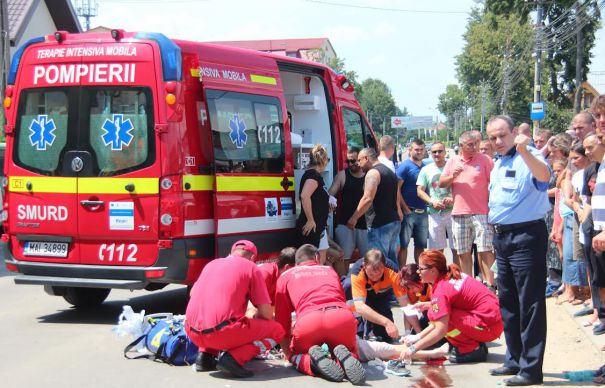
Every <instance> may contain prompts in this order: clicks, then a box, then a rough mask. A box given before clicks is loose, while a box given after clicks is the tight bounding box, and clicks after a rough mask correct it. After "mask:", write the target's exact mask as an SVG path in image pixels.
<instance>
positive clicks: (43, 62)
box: [0, 30, 376, 307]
mask: <svg viewBox="0 0 605 388" xmlns="http://www.w3.org/2000/svg"><path fill="white" fill-rule="evenodd" d="M4 109H5V112H6V117H7V122H8V124H7V125H6V128H5V131H6V135H7V145H6V159H5V174H6V178H5V179H4V181H3V190H4V192H5V197H4V202H3V212H2V221H3V227H4V234H3V235H2V239H1V245H0V249H1V252H2V255H3V258H4V261H5V264H6V267H7V268H8V269H9V270H10V271H14V272H16V273H17V274H16V276H15V283H17V284H38V285H43V286H44V289H45V291H46V292H47V293H49V294H51V295H60V296H63V297H64V298H65V300H67V301H68V302H69V303H71V304H73V305H75V306H76V307H87V306H94V305H96V304H99V303H102V302H103V301H104V300H105V298H106V297H107V295H108V294H109V291H110V289H112V288H119V289H148V290H154V289H160V288H162V287H164V286H165V285H167V284H170V283H179V284H187V285H191V284H193V282H194V281H195V280H196V279H197V277H198V275H199V273H200V271H201V270H202V268H203V266H204V265H205V264H206V263H207V262H208V261H209V260H211V259H213V258H215V257H220V256H224V255H226V254H227V253H228V251H229V247H230V246H231V244H232V243H233V242H235V241H236V240H239V239H249V240H252V241H254V242H255V243H256V245H257V246H258V249H259V256H260V259H261V260H262V259H267V258H269V257H270V256H271V255H272V254H274V253H275V252H278V251H279V250H280V249H281V248H283V247H285V246H287V245H289V244H291V242H292V241H293V235H294V233H293V230H294V229H293V228H294V223H295V218H296V203H297V201H296V192H297V189H296V183H297V182H298V180H299V179H300V176H301V175H302V173H303V172H304V169H305V167H306V165H307V163H308V152H309V150H310V148H311V147H312V146H313V145H314V144H317V143H321V144H324V145H325V146H326V147H327V149H328V151H329V153H330V156H331V160H332V162H331V165H330V166H329V168H328V170H327V171H326V173H325V177H324V178H325V180H326V184H327V185H328V187H329V185H330V184H331V181H332V178H333V176H334V174H335V173H336V172H337V170H338V169H341V168H343V167H344V165H345V159H346V150H347V146H351V145H355V146H358V147H364V146H368V145H369V146H373V147H375V146H376V141H375V138H374V135H373V133H372V131H371V129H370V127H369V125H368V124H367V122H366V119H365V117H364V114H363V113H362V111H361V108H360V106H359V104H358V103H357V101H356V100H355V97H354V95H353V88H352V87H351V85H350V84H349V81H348V80H347V79H346V78H345V77H344V76H342V75H337V74H335V73H334V72H333V71H332V70H331V69H329V68H328V67H327V66H324V65H322V64H319V63H315V62H310V61H305V60H300V59H296V58H289V57H285V56H278V55H273V54H268V53H262V52H257V51H251V50H244V49H238V48H232V47H225V46H220V45H216V44H207V43H197V42H188V41H180V40H171V39H168V38H166V37H165V36H164V35H162V34H159V33H131V32H124V31H123V30H112V31H111V32H101V33H85V34H69V33H66V32H63V31H59V32H56V33H55V34H54V35H49V36H46V37H40V38H36V39H32V40H30V41H29V42H27V43H26V44H25V45H23V46H22V47H21V48H20V49H19V50H18V51H17V52H16V53H15V56H14V59H13V62H12V64H11V67H10V72H9V82H8V87H7V89H6V96H5V98H4Z"/></svg>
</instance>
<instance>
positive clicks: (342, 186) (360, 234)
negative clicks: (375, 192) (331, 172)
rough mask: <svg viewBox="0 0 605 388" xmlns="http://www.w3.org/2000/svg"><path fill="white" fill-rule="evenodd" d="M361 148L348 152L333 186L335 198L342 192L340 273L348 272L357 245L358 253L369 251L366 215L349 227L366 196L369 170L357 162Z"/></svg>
mask: <svg viewBox="0 0 605 388" xmlns="http://www.w3.org/2000/svg"><path fill="white" fill-rule="evenodd" d="M358 155H359V148H357V147H349V150H348V151H347V167H346V168H345V169H344V170H342V171H339V172H338V174H336V177H334V181H333V183H332V186H331V187H330V190H329V193H330V195H332V196H334V197H336V196H337V195H338V194H339V193H340V194H341V195H340V201H339V202H340V203H339V205H338V209H339V212H338V226H337V227H336V231H335V236H334V237H335V240H336V243H338V245H340V246H341V247H342V249H343V251H344V262H343V265H340V264H339V266H340V267H342V268H336V271H337V272H338V273H339V274H340V275H346V274H347V272H348V271H349V264H350V260H351V256H352V255H353V251H354V250H355V248H357V249H358V250H359V255H360V256H363V255H365V253H366V251H367V250H368V228H367V225H366V219H365V217H360V218H359V219H358V220H357V224H355V228H354V229H349V228H348V227H347V222H348V221H349V218H351V216H352V215H353V213H355V209H357V205H358V204H359V201H360V200H361V197H363V182H364V178H365V175H366V173H365V172H364V171H363V170H362V169H361V167H360V166H359V164H358V163H357V157H358Z"/></svg>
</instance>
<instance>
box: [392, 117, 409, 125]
mask: <svg viewBox="0 0 605 388" xmlns="http://www.w3.org/2000/svg"><path fill="white" fill-rule="evenodd" d="M405 124H406V120H405V116H391V128H405Z"/></svg>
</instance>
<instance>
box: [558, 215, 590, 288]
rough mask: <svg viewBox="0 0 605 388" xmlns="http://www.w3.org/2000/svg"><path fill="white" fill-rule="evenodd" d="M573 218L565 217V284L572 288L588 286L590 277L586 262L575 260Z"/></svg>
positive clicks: (571, 216)
mask: <svg viewBox="0 0 605 388" xmlns="http://www.w3.org/2000/svg"><path fill="white" fill-rule="evenodd" d="M573 217H574V216H573V215H570V216H565V217H563V283H564V284H568V285H570V286H587V285H588V276H587V274H586V265H585V264H584V260H574V258H573Z"/></svg>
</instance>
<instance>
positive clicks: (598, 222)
mask: <svg viewBox="0 0 605 388" xmlns="http://www.w3.org/2000/svg"><path fill="white" fill-rule="evenodd" d="M591 109H592V114H593V115H594V118H595V119H596V126H597V127H596V135H597V138H598V139H599V143H600V144H601V145H605V143H604V141H605V139H603V136H604V135H605V95H603V94H602V95H600V96H599V97H597V98H596V99H595V100H594V102H593V104H592V108H591ZM591 205H592V221H593V233H592V235H593V238H592V248H593V250H594V251H593V252H592V253H593V254H592V255H591V258H590V261H591V263H593V264H594V265H593V266H594V267H595V268H593V270H594V273H593V278H592V286H593V287H597V288H598V289H599V299H600V300H601V304H603V303H604V302H605V265H603V264H604V262H603V260H605V253H604V251H605V164H604V163H603V162H601V166H600V167H599V172H598V174H597V180H596V183H595V188H594V192H593V194H592V199H591ZM604 332H605V323H604V322H601V323H600V324H598V325H596V326H594V327H593V333H594V334H602V333H604Z"/></svg>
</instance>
